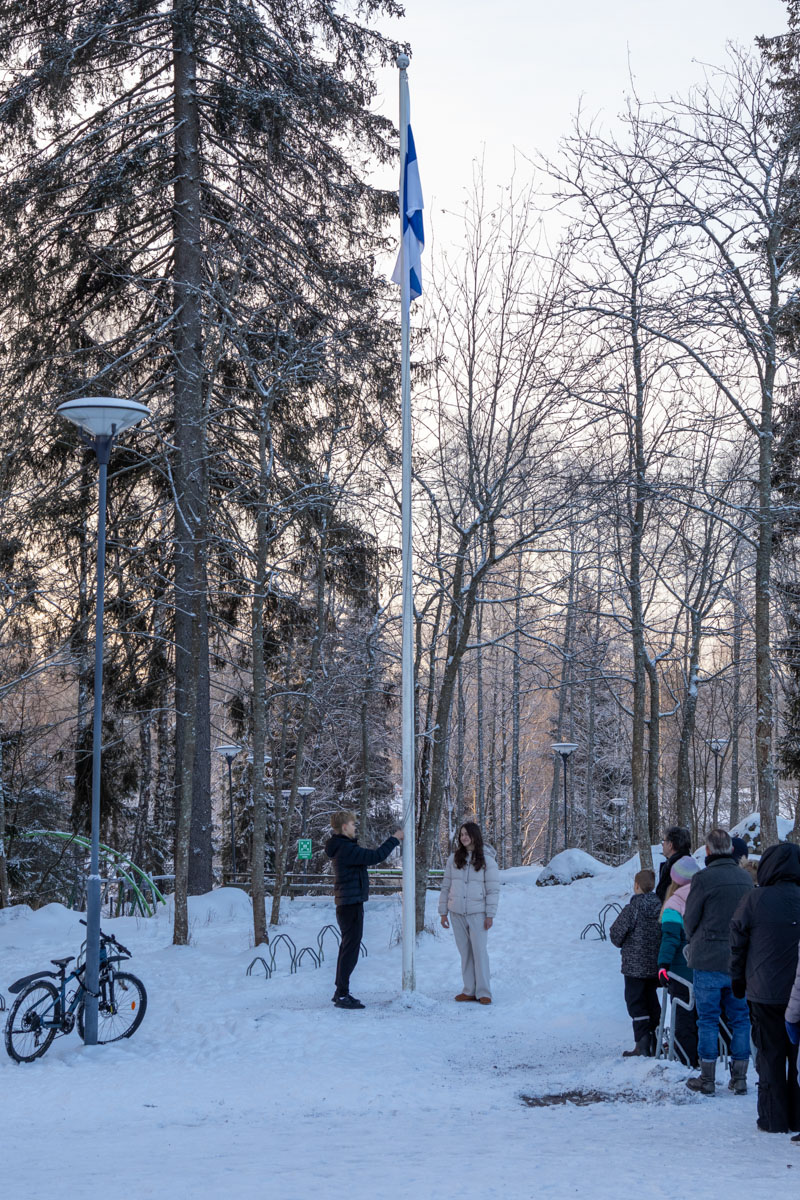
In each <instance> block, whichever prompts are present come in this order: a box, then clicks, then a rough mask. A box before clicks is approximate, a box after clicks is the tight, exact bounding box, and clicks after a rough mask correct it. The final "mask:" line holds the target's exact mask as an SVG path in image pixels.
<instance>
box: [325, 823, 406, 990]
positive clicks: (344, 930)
mask: <svg viewBox="0 0 800 1200" xmlns="http://www.w3.org/2000/svg"><path fill="white" fill-rule="evenodd" d="M331 828H332V829H333V835H332V837H329V838H328V840H327V842H326V843H325V853H326V854H327V856H328V858H330V859H332V860H333V875H334V887H333V895H334V900H335V902H336V921H337V923H338V925H339V929H340V930H341V934H342V939H341V942H340V943H339V958H338V960H337V962H336V991H335V992H334V994H333V997H332V999H333V1003H334V1004H335V1005H336V1007H337V1008H363V1007H364V1005H363V1004H362V1003H361V1001H360V1000H357V999H356V997H355V996H351V995H350V976H351V975H352V973H353V968H354V967H355V965H356V963H357V962H358V952H359V950H360V949H361V935H362V933H363V931H364V904H365V902H366V901H367V900H368V898H369V876H368V874H367V867H373V866H375V865H376V864H377V863H380V862H383V860H384V859H385V858H388V857H389V855H390V854H391V853H392V851H393V850H394V849H395V847H396V846H399V845H400V843H401V841H402V840H403V831H402V829H396V830H395V832H394V834H393V835H392V837H389V838H387V839H386V841H385V842H384V843H383V844H382V845H380V846H378V848H377V850H368V849H367V847H366V846H359V844H358V839H357V838H356V815H355V813H352V812H337V813H334V814H333V816H332V817H331Z"/></svg>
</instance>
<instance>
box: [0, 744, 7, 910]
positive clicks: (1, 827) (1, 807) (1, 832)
mask: <svg viewBox="0 0 800 1200" xmlns="http://www.w3.org/2000/svg"><path fill="white" fill-rule="evenodd" d="M0 908H8V865H7V857H6V791H5V785H4V784H3V736H2V731H1V730H0Z"/></svg>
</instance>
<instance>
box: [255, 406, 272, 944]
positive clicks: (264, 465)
mask: <svg viewBox="0 0 800 1200" xmlns="http://www.w3.org/2000/svg"><path fill="white" fill-rule="evenodd" d="M268 421H269V417H268V412H267V406H266V405H264V406H263V407H262V411H261V420H260V422H259V430H258V460H259V496H258V512H257V514H256V570H255V580H254V584H253V610H252V621H251V635H252V647H253V649H252V654H253V770H252V781H253V832H252V844H251V853H250V898H251V900H252V904H253V945H254V946H260V945H263V944H264V943H265V942H268V941H269V936H268V934H267V906H266V889H265V884H264V871H265V865H266V834H267V798H266V792H265V788H264V759H265V754H266V745H267V672H266V667H265V664H264V603H265V600H266V591H267V546H268V540H269V539H268V516H267V512H268V509H267V500H268V487H269V477H270V459H269V456H268V453H267V450H268Z"/></svg>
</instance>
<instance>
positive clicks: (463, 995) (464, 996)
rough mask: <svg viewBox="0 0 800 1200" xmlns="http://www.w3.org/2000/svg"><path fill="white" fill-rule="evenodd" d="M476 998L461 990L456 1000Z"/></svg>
mask: <svg viewBox="0 0 800 1200" xmlns="http://www.w3.org/2000/svg"><path fill="white" fill-rule="evenodd" d="M474 999H475V997H474V996H468V995H467V993H466V992H459V993H458V995H457V996H456V1000H474Z"/></svg>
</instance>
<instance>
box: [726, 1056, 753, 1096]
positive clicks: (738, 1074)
mask: <svg viewBox="0 0 800 1200" xmlns="http://www.w3.org/2000/svg"><path fill="white" fill-rule="evenodd" d="M748 1061H749V1059H746V1058H732V1059H731V1077H730V1080H729V1081H728V1090H729V1091H731V1092H733V1094H734V1096H746V1095H747V1064H748Z"/></svg>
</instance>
